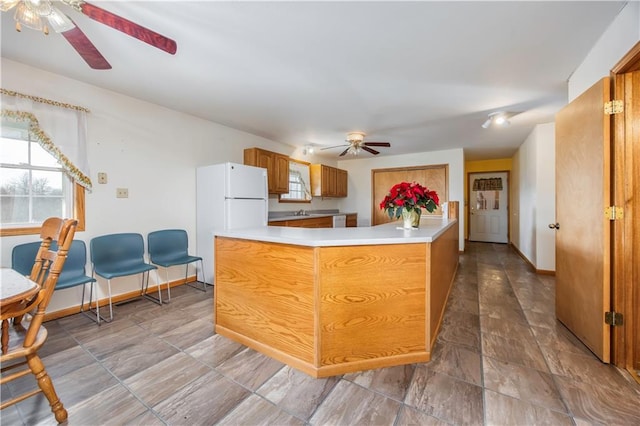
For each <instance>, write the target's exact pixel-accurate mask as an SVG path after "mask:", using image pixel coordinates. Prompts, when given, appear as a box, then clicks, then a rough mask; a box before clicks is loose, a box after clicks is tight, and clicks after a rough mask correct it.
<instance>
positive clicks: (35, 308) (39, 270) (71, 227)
mask: <svg viewBox="0 0 640 426" xmlns="http://www.w3.org/2000/svg"><path fill="white" fill-rule="evenodd" d="M77 226H78V221H77V220H75V219H61V218H58V217H50V218H48V219H46V220H45V221H44V223H43V224H42V227H41V229H40V239H41V240H42V242H41V244H40V248H39V249H38V253H37V254H36V257H35V259H34V263H33V268H32V269H31V274H30V275H29V278H30V279H31V280H32V281H35V282H37V283H38V284H39V285H40V291H39V292H38V293H37V294H36V296H35V297H34V298H33V299H31V300H30V301H28V302H27V303H26V304H24V305H23V306H21V307H20V308H19V309H18V310H16V311H13V312H2V319H6V318H14V325H18V324H19V323H20V321H21V319H22V316H23V315H24V314H26V313H28V312H31V314H32V320H31V322H30V324H29V329H28V331H27V334H26V335H25V339H24V343H23V346H24V347H25V348H26V347H29V346H31V345H32V344H33V342H34V341H35V338H36V336H37V334H38V330H39V328H40V326H41V325H42V320H43V319H44V313H45V311H46V309H47V306H48V305H49V301H50V300H51V295H52V294H53V290H54V289H55V287H56V282H57V281H58V277H59V276H60V273H61V272H62V268H63V266H64V263H65V261H66V259H67V253H68V252H69V247H70V246H71V243H72V242H73V237H74V235H75V232H76V227H77ZM53 241H56V242H57V250H52V249H51V243H52V242H53Z"/></svg>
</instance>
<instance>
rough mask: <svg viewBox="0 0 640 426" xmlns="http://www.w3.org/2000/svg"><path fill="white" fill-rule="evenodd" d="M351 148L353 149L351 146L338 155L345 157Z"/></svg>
mask: <svg viewBox="0 0 640 426" xmlns="http://www.w3.org/2000/svg"><path fill="white" fill-rule="evenodd" d="M350 149H351V147H349V148H347V149H345V150H344V151H342V152H341V153H340V155H338V157H343V156H344V155H345V154H346V153H347V152H349V150H350Z"/></svg>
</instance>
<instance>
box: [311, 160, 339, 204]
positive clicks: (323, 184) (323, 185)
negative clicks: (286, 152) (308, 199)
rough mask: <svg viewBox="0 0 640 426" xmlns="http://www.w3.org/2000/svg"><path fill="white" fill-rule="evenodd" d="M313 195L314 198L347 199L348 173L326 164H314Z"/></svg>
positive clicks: (312, 168) (312, 169)
mask: <svg viewBox="0 0 640 426" xmlns="http://www.w3.org/2000/svg"><path fill="white" fill-rule="evenodd" d="M311 195H313V196H314V197H346V196H347V171H346V170H341V169H336V168H335V167H331V166H325V165H324V164H312V165H311Z"/></svg>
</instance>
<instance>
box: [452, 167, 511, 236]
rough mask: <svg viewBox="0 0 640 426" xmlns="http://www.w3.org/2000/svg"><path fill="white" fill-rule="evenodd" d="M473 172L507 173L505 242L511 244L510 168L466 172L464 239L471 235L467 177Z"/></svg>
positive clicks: (469, 193) (469, 190)
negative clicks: (465, 225) (465, 230)
mask: <svg viewBox="0 0 640 426" xmlns="http://www.w3.org/2000/svg"><path fill="white" fill-rule="evenodd" d="M475 173H506V174H507V182H508V185H509V187H508V188H507V189H508V192H509V194H508V195H507V244H511V199H512V197H513V192H512V191H511V187H512V186H511V170H487V171H485V170H474V171H473V172H467V184H466V185H465V186H466V187H467V191H466V194H465V199H466V200H467V202H466V207H465V218H464V219H465V221H466V222H465V223H467V224H468V225H467V232H466V233H465V236H464V238H465V240H467V241H469V235H471V222H470V219H471V204H469V203H470V202H471V188H470V187H469V178H470V175H472V174H475Z"/></svg>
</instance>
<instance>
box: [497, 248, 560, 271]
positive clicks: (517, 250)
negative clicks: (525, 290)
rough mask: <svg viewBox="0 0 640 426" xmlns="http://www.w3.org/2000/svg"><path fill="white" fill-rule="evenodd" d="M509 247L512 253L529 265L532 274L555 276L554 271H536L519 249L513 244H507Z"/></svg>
mask: <svg viewBox="0 0 640 426" xmlns="http://www.w3.org/2000/svg"><path fill="white" fill-rule="evenodd" d="M509 245H510V246H511V248H512V249H513V251H515V252H516V253H517V254H518V256H520V257H521V258H522V260H524V261H525V262H526V263H527V265H529V267H530V268H531V269H532V270H533V272H535V273H536V274H540V275H552V276H555V275H556V271H549V270H547V269H538V268H536V267H535V265H534V264H533V263H531V261H530V260H529V259H528V258H527V256H525V255H524V254H523V253H522V252H521V251H520V250H519V249H518V247H516V246H515V245H514V244H513V243H509Z"/></svg>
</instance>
